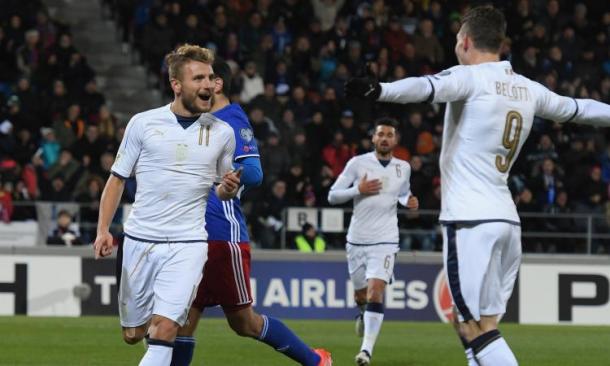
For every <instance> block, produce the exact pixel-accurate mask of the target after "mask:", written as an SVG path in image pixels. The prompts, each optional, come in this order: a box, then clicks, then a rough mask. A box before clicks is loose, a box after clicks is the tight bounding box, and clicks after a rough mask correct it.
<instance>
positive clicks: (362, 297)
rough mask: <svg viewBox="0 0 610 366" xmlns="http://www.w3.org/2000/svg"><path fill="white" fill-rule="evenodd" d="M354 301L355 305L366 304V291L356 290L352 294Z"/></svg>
mask: <svg viewBox="0 0 610 366" xmlns="http://www.w3.org/2000/svg"><path fill="white" fill-rule="evenodd" d="M354 301H355V302H356V304H357V305H364V304H366V292H363V293H361V292H356V293H355V294H354Z"/></svg>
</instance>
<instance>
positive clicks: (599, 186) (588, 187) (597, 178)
mask: <svg viewBox="0 0 610 366" xmlns="http://www.w3.org/2000/svg"><path fill="white" fill-rule="evenodd" d="M580 192H581V194H580V199H581V202H582V203H583V204H584V205H585V207H586V208H587V211H590V212H602V211H603V206H604V205H605V203H606V202H607V201H608V185H607V184H606V183H604V182H603V181H602V172H601V168H600V167H599V166H598V165H596V166H594V167H592V168H591V170H590V172H589V176H588V177H587V179H586V180H585V181H584V182H583V184H582V185H581V189H580Z"/></svg>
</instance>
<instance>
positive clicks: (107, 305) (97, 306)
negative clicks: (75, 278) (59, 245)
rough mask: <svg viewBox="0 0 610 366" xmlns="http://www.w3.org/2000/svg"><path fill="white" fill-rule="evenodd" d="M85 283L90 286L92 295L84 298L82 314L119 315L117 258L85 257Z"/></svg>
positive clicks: (83, 274)
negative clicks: (97, 258) (116, 273)
mask: <svg viewBox="0 0 610 366" xmlns="http://www.w3.org/2000/svg"><path fill="white" fill-rule="evenodd" d="M82 279H83V283H84V284H86V285H88V286H90V288H91V295H90V296H89V297H88V298H86V299H82V301H81V314H82V315H117V314H118V307H117V302H118V300H117V283H116V276H115V260H114V259H105V260H95V259H91V258H83V264H82Z"/></svg>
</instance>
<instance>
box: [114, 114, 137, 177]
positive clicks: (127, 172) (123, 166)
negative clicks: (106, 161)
mask: <svg viewBox="0 0 610 366" xmlns="http://www.w3.org/2000/svg"><path fill="white" fill-rule="evenodd" d="M143 124H144V121H142V120H140V119H138V118H137V117H136V116H134V117H133V118H132V119H131V120H130V121H129V123H128V124H127V128H126V129H125V135H124V136H123V141H121V145H120V146H119V151H118V152H117V154H116V158H115V159H114V164H113V165H112V168H111V171H112V174H114V175H115V176H118V177H119V178H123V179H127V178H129V177H131V176H132V175H133V173H134V168H135V166H136V163H137V161H138V158H139V157H140V152H141V151H142V141H143V134H144V128H143Z"/></svg>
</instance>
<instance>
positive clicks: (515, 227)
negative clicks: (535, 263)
mask: <svg viewBox="0 0 610 366" xmlns="http://www.w3.org/2000/svg"><path fill="white" fill-rule="evenodd" d="M505 31H506V20H505V18H504V15H503V14H502V12H501V11H499V10H497V9H494V8H492V7H486V6H484V7H476V8H473V9H471V10H470V11H469V12H468V13H467V14H466V15H465V16H464V18H463V19H462V26H461V28H460V31H459V33H458V34H457V43H456V46H455V53H456V56H457V59H458V61H459V63H460V65H458V66H454V67H452V68H450V69H447V70H445V71H442V72H440V73H438V74H436V75H431V76H424V77H410V78H406V79H403V80H399V81H396V82H393V83H381V84H380V83H378V82H377V81H376V80H375V79H374V78H372V77H364V78H353V79H350V80H348V82H347V83H346V85H345V88H346V93H347V94H348V95H350V96H354V97H358V98H362V99H368V100H376V101H380V102H392V103H417V102H424V101H428V102H431V103H447V106H446V110H445V121H444V129H443V143H442V150H441V155H440V169H441V190H442V198H441V215H440V222H441V224H442V225H443V258H444V267H445V273H446V275H447V281H448V284H449V288H450V291H451V296H452V299H453V304H454V311H455V313H456V314H455V315H456V316H455V317H454V319H455V328H456V330H457V332H458V334H459V336H460V338H461V339H462V343H463V345H464V348H465V352H466V356H467V359H468V364H469V365H470V366H473V365H480V366H505V365H506V366H509V365H510V366H512V365H517V364H518V363H517V359H516V358H515V356H514V354H513V352H512V350H511V349H510V347H509V346H508V344H507V343H506V341H505V340H504V339H503V338H502V335H501V334H500V332H499V331H498V321H499V316H501V315H502V314H504V313H505V311H506V303H507V301H508V299H509V297H510V295H511V293H512V290H513V286H514V283H515V279H516V277H517V272H518V270H519V265H520V263H521V227H520V221H519V215H518V214H517V210H516V207H515V204H514V202H513V200H512V196H511V194H510V191H509V189H508V186H507V179H508V175H509V172H510V169H511V167H512V165H513V163H514V162H515V159H516V158H517V156H518V155H519V151H520V150H521V148H522V147H523V144H524V142H525V140H526V138H527V136H528V134H529V133H530V130H531V129H532V123H533V120H534V116H539V117H541V118H544V119H548V120H552V121H556V122H560V123H567V122H575V123H583V124H591V125H595V126H610V106H608V105H606V104H603V103H600V102H597V101H594V100H591V99H574V98H568V97H563V96H560V95H557V94H555V93H553V92H552V91H550V90H548V89H547V88H545V87H544V86H542V85H541V84H539V83H537V82H534V81H532V80H529V79H527V78H525V77H523V76H521V75H519V74H517V73H515V72H514V71H513V68H512V66H511V64H510V62H508V61H500V47H501V45H502V42H503V41H504V38H505Z"/></svg>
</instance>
